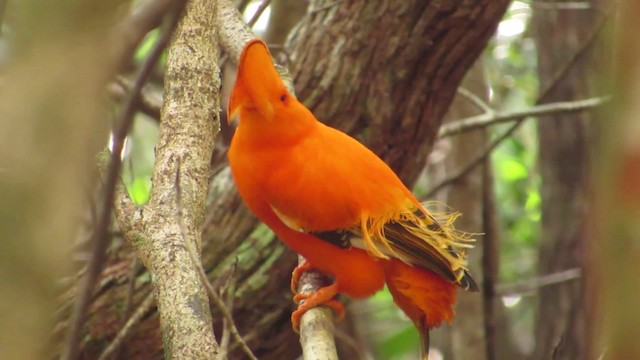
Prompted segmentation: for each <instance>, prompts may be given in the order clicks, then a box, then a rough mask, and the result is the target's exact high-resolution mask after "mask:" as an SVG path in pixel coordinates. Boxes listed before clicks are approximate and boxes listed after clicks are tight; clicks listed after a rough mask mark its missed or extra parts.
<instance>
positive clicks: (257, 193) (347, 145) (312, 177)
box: [228, 40, 477, 341]
mask: <svg viewBox="0 0 640 360" xmlns="http://www.w3.org/2000/svg"><path fill="white" fill-rule="evenodd" d="M228 110H229V119H231V118H232V117H233V116H235V115H237V116H238V118H239V123H238V128H237V130H236V133H235V135H234V137H233V139H232V142H231V147H230V148H229V163H230V165H231V171H232V173H233V177H234V179H235V181H236V184H237V186H238V190H239V192H240V195H241V196H242V198H243V199H244V201H245V202H246V203H247V205H248V206H249V208H250V209H251V210H252V211H253V212H254V213H255V214H256V215H257V216H258V217H259V218H260V219H261V220H262V221H263V222H265V223H266V224H267V225H268V226H269V227H270V228H271V229H272V230H273V231H274V232H275V233H276V234H277V235H278V236H279V237H280V239H282V241H284V242H285V243H286V244H287V245H288V246H289V247H290V248H291V249H293V250H294V251H296V252H298V253H299V254H301V255H303V256H304V257H305V258H306V259H307V261H308V262H309V263H310V264H311V266H312V267H314V268H317V269H318V270H320V271H322V272H324V273H327V274H329V275H331V276H333V277H334V278H335V282H334V284H333V285H331V286H329V287H327V288H323V289H321V291H319V292H318V293H317V294H315V295H312V296H311V297H310V298H309V299H307V302H306V305H307V306H306V307H302V306H301V307H300V308H299V311H298V312H297V313H294V322H295V321H296V320H297V317H299V315H301V314H300V312H303V311H306V309H308V308H309V307H310V306H312V305H317V304H322V303H327V302H329V301H330V300H331V299H332V298H333V297H334V296H335V295H336V294H337V293H341V294H345V295H347V296H349V297H352V298H363V297H368V296H371V295H372V294H374V293H375V292H376V291H378V290H380V289H381V288H382V287H383V286H384V284H385V283H386V284H387V286H388V287H389V290H390V292H391V294H392V295H393V298H394V300H395V302H396V304H397V305H398V306H399V307H400V308H401V309H402V310H403V311H404V312H405V313H406V314H407V316H408V317H409V318H411V319H412V320H413V322H414V323H415V324H416V326H417V328H418V330H419V331H420V332H421V334H423V339H425V341H426V340H428V337H427V335H428V329H429V328H432V327H435V326H438V325H440V324H441V323H442V322H443V321H450V320H451V319H452V317H453V310H452V306H453V304H454V303H455V298H456V291H457V286H456V285H458V286H461V287H463V288H466V289H471V290H477V285H476V284H475V282H474V281H473V279H472V278H471V277H470V276H469V274H468V273H467V271H466V261H465V254H464V251H463V249H464V248H468V247H470V244H469V241H470V239H468V238H467V237H465V236H464V235H463V234H461V233H459V232H457V231H455V230H454V229H453V226H452V222H453V220H454V217H452V216H448V217H447V216H445V217H443V218H442V219H437V217H438V216H435V215H434V214H431V213H429V212H428V211H427V210H426V209H425V208H424V207H423V206H422V205H421V204H420V202H419V201H418V200H417V199H416V198H415V196H414V195H413V194H412V193H411V191H409V190H408V189H407V188H406V187H405V186H404V184H403V183H402V182H401V181H400V179H399V178H398V177H397V176H396V174H395V173H394V172H393V171H392V170H391V169H390V168H389V167H388V166H387V165H386V164H385V163H384V162H383V161H382V160H380V158H378V157H377V156H376V155H375V154H374V153H373V152H371V151H370V150H369V149H367V148H366V147H364V146H363V145H362V144H360V143H359V142H358V141H356V140H355V139H353V138H351V137H349V136H348V135H346V134H344V133H342V132H340V131H338V130H336V129H333V128H330V127H328V126H325V125H324V124H322V123H321V122H319V121H317V120H316V118H315V117H314V116H313V114H312V113H311V112H310V111H309V110H308V109H307V108H305V107H304V105H302V104H301V103H300V102H299V101H298V100H296V98H295V97H294V96H293V95H292V94H290V93H289V92H288V91H287V89H286V88H285V85H284V84H283V82H282V80H281V79H280V78H279V76H278V74H277V72H276V70H275V68H274V66H273V63H272V60H271V56H270V54H269V51H268V49H267V47H266V45H265V44H264V43H263V42H262V41H260V40H253V41H251V42H249V43H248V44H247V45H246V47H245V49H244V51H243V53H242V55H241V58H240V64H239V68H238V77H237V80H236V83H235V85H234V88H233V91H232V94H231V99H230V102H229V109H228Z"/></svg>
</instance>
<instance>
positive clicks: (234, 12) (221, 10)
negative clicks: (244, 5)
mask: <svg viewBox="0 0 640 360" xmlns="http://www.w3.org/2000/svg"><path fill="white" fill-rule="evenodd" d="M217 15H218V19H217V20H216V25H217V26H218V29H217V30H218V33H219V34H220V45H221V46H222V48H223V49H224V51H225V53H226V54H227V55H228V56H229V58H231V60H232V61H233V62H234V63H236V64H237V63H238V60H240V54H241V53H242V49H243V48H244V44H246V43H247V42H248V41H249V40H251V39H254V38H256V35H255V34H254V33H253V32H252V31H251V28H249V26H248V25H247V23H245V22H244V19H242V14H240V12H239V11H238V9H236V7H235V6H234V5H233V4H232V3H231V1H230V0H219V2H218V14H217Z"/></svg>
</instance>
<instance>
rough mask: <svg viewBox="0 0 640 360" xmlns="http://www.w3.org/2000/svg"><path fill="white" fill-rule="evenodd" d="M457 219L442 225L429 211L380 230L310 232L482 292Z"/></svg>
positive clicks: (389, 223) (356, 228)
mask: <svg viewBox="0 0 640 360" xmlns="http://www.w3.org/2000/svg"><path fill="white" fill-rule="evenodd" d="M274 212H275V213H276V215H277V216H278V217H279V218H280V220H282V222H283V223H285V224H286V225H287V226H289V227H290V228H292V229H294V230H296V231H301V232H302V231H304V232H307V231H306V230H304V229H302V228H300V227H299V226H297V225H295V222H294V221H293V220H291V219H289V218H287V216H286V215H284V214H283V213H282V212H281V211H278V210H277V209H274ZM456 216H457V215H455V214H453V215H451V214H449V215H446V216H442V218H443V219H441V222H438V221H437V220H436V219H435V218H434V216H432V215H431V214H429V213H427V212H426V210H424V209H419V210H416V211H413V212H408V213H404V214H401V215H400V216H399V217H397V218H396V219H393V220H389V221H386V222H384V223H383V224H382V226H381V227H380V228H379V229H372V227H375V224H373V226H369V227H367V226H364V227H363V226H353V227H350V228H346V229H336V230H325V231H309V233H310V234H312V235H314V236H315V237H317V238H319V239H321V240H324V241H327V242H330V243H332V244H333V245H335V246H338V247H342V248H349V247H356V248H360V249H364V250H367V251H369V252H370V253H371V254H372V255H374V256H377V257H380V258H397V259H400V260H402V261H404V262H405V263H407V264H409V265H412V266H417V267H420V268H423V269H426V270H430V271H433V272H434V273H436V274H438V275H440V276H442V277H443V278H445V279H448V280H449V281H451V282H453V283H456V284H458V285H459V286H460V287H462V288H463V289H465V290H469V291H478V285H477V283H476V282H475V280H474V279H473V278H472V277H471V275H470V274H469V272H468V271H467V268H466V265H467V262H466V254H465V251H464V250H465V249H466V248H470V247H472V245H471V244H470V242H472V241H473V239H472V238H471V237H470V236H468V235H467V234H464V233H461V232H459V231H457V230H455V229H454V228H453V226H452V222H453V221H454V220H455V217H456ZM438 217H440V216H438ZM441 223H442V225H441ZM363 228H364V229H365V230H364V231H366V232H367V233H366V235H365V233H364V232H363Z"/></svg>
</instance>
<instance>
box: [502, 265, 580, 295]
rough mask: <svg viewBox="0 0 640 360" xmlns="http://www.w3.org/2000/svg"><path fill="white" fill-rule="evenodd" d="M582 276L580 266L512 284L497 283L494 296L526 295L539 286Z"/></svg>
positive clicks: (536, 289) (559, 282)
mask: <svg viewBox="0 0 640 360" xmlns="http://www.w3.org/2000/svg"><path fill="white" fill-rule="evenodd" d="M581 276H582V270H581V269H580V268H573V269H569V270H564V271H560V272H557V273H553V274H548V275H543V276H537V277H534V278H531V279H527V280H523V281H518V282H516V283H513V284H499V285H497V286H496V292H495V293H496V296H514V295H526V294H530V293H533V292H535V291H538V290H539V289H540V288H543V287H547V286H552V285H557V284H561V283H565V282H569V281H573V280H576V279H579V278H580V277H581Z"/></svg>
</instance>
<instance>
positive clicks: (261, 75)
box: [227, 39, 283, 122]
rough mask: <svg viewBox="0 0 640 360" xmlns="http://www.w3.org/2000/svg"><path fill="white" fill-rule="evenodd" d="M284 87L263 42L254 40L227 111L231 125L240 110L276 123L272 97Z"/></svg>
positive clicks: (244, 55) (241, 64)
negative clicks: (254, 112)
mask: <svg viewBox="0 0 640 360" xmlns="http://www.w3.org/2000/svg"><path fill="white" fill-rule="evenodd" d="M282 86H283V85H282V80H281V79H280V77H279V76H278V73H277V71H276V69H275V67H274V65H273V61H272V60H271V54H270V53H269V49H268V48H267V45H266V44H265V43H264V42H263V41H262V40H259V39H253V40H251V41H250V42H248V43H247V45H245V48H244V50H243V51H242V55H240V62H239V64H238V75H237V77H236V82H235V84H234V86H233V90H232V91H231V96H230V97H229V106H228V107H227V121H229V122H231V121H232V120H233V118H234V117H235V116H236V115H238V113H239V112H240V109H246V110H254V111H257V112H258V113H260V114H261V115H262V116H264V117H265V118H267V119H268V120H270V119H272V118H273V116H274V113H275V112H274V109H273V105H272V104H271V102H270V101H271V100H270V94H271V93H272V92H273V91H274V90H275V91H277V89H279V88H281V87H282Z"/></svg>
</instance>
